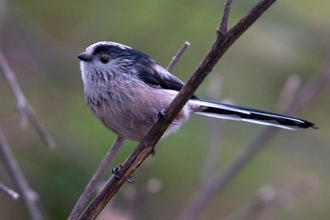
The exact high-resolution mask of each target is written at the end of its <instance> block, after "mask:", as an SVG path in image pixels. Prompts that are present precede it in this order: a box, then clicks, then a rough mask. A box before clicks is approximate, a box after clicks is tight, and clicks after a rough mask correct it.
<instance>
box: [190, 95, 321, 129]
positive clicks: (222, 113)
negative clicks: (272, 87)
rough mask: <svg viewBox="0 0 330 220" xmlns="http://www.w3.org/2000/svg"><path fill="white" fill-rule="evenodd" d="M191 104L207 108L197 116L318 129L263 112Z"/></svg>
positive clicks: (200, 101)
mask: <svg viewBox="0 0 330 220" xmlns="http://www.w3.org/2000/svg"><path fill="white" fill-rule="evenodd" d="M189 102H193V103H196V104H199V105H201V106H203V107H205V109H204V110H202V111H201V112H196V114H201V115H206V116H211V117H216V118H222V119H230V120H236V121H247V122H252V123H257V124H262V125H270V126H275V127H280V128H285V129H290V130H296V129H306V128H314V129H317V127H315V124H314V123H312V122H308V121H305V120H302V119H298V118H292V117H288V116H284V115H279V114H274V113H270V112H265V111H261V110H256V109H251V108H243V107H238V106H233V105H227V104H221V103H215V102H209V101H204V100H199V99H192V100H190V101H189Z"/></svg>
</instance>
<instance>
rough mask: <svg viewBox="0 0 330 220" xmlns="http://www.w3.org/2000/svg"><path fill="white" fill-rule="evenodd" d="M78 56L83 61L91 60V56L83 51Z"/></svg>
mask: <svg viewBox="0 0 330 220" xmlns="http://www.w3.org/2000/svg"><path fill="white" fill-rule="evenodd" d="M77 57H78V58H79V59H80V60H82V61H91V59H90V57H89V56H87V55H86V54H85V53H81V54H79V55H78V56H77Z"/></svg>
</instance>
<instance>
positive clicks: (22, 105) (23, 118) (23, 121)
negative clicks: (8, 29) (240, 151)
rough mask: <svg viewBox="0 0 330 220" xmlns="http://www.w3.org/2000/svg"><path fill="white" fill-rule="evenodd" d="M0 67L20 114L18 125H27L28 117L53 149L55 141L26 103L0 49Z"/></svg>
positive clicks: (23, 126)
mask: <svg viewBox="0 0 330 220" xmlns="http://www.w3.org/2000/svg"><path fill="white" fill-rule="evenodd" d="M0 67H1V68H2V71H3V74H4V75H5V76H6V78H7V81H8V83H9V85H10V88H11V89H12V91H13V93H14V94H15V97H16V100H17V105H16V108H17V110H18V112H19V115H20V125H21V127H22V128H25V127H26V126H27V119H29V121H30V123H31V124H32V126H33V127H34V129H35V130H36V131H37V132H38V134H39V136H40V137H41V139H42V140H43V141H44V143H45V144H46V145H47V146H48V148H50V149H53V148H54V147H55V142H54V140H53V138H52V137H51V136H50V134H48V132H47V131H46V128H45V127H44V125H43V124H42V123H41V122H40V121H39V120H38V119H37V116H36V114H35V112H34V110H33V108H32V107H31V105H30V104H29V103H28V101H27V99H26V98H25V96H24V93H23V92H22V89H21V88H20V86H19V84H18V82H17V79H16V76H15V73H14V72H13V71H12V69H11V68H10V66H9V64H8V62H7V60H6V58H5V56H4V54H3V53H2V51H1V50H0Z"/></svg>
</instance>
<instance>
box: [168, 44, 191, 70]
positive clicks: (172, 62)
mask: <svg viewBox="0 0 330 220" xmlns="http://www.w3.org/2000/svg"><path fill="white" fill-rule="evenodd" d="M189 45H190V43H189V42H188V41H186V42H184V44H183V45H182V47H181V49H180V50H179V51H178V53H177V54H175V56H174V57H173V58H172V61H171V62H170V63H169V64H168V66H167V67H166V70H167V71H169V72H171V71H172V70H173V68H174V66H175V64H176V63H177V62H178V61H179V59H180V57H181V56H182V54H183V53H184V52H185V51H186V49H187V48H188V46H189Z"/></svg>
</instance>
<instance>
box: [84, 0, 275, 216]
mask: <svg viewBox="0 0 330 220" xmlns="http://www.w3.org/2000/svg"><path fill="white" fill-rule="evenodd" d="M275 1H276V0H268V1H267V0H261V1H260V2H259V3H258V4H257V5H256V6H255V7H254V8H253V9H252V10H251V11H250V12H249V13H248V14H247V15H246V16H245V17H244V18H243V19H241V20H240V21H239V22H238V23H237V25H235V26H234V27H233V28H232V29H230V30H229V31H227V32H226V34H225V35H224V36H221V37H219V35H218V37H217V39H216V41H215V43H214V44H213V46H212V48H211V50H210V51H209V52H208V54H207V55H206V57H205V58H204V60H203V61H202V63H201V64H200V65H199V66H198V67H197V69H196V71H195V72H194V74H193V75H192V76H191V77H190V79H189V80H188V82H187V83H186V85H185V86H184V87H183V88H182V89H181V90H180V92H179V94H178V95H177V96H176V97H175V99H174V100H173V101H172V103H171V104H170V105H169V106H168V107H167V108H166V109H165V111H164V113H165V115H166V118H165V117H160V118H159V119H158V121H157V123H156V124H155V125H154V126H153V127H152V128H151V130H150V131H149V132H148V134H147V135H146V136H145V137H144V138H143V140H142V141H141V142H140V143H139V145H138V146H137V147H136V149H135V150H134V151H133V153H132V154H131V155H130V156H129V157H128V158H127V159H126V161H125V162H124V163H123V164H122V167H121V168H120V169H119V170H118V175H119V176H121V177H122V178H121V179H118V178H117V177H115V176H114V175H113V176H112V177H111V178H110V179H109V181H108V182H107V183H106V184H105V186H104V188H103V189H102V191H101V192H100V193H99V194H98V195H97V196H96V197H95V198H94V199H93V200H92V202H91V203H90V204H89V206H88V207H87V208H86V209H85V210H84V212H83V213H82V215H81V216H80V217H79V219H95V218H96V216H97V215H98V214H99V213H100V212H101V211H102V209H103V208H104V206H105V205H106V204H107V203H108V202H109V201H110V199H111V198H112V197H113V196H114V195H115V194H116V193H117V191H118V190H119V189H120V188H121V187H122V185H123V184H124V183H125V181H126V180H125V179H127V178H129V177H130V176H131V174H132V173H133V172H134V171H135V170H136V169H137V167H138V166H139V165H140V164H141V163H142V162H143V161H144V160H145V159H146V158H147V157H148V156H149V155H151V154H153V153H154V146H155V145H156V144H157V142H158V141H159V139H160V138H161V136H162V135H163V133H164V132H165V130H166V129H167V128H168V126H169V125H170V123H171V122H170V121H173V120H174V119H175V117H176V115H177V114H178V113H179V112H180V110H181V109H182V107H183V106H184V105H185V104H186V103H187V101H188V100H189V99H190V98H191V96H192V95H193V93H194V92H195V91H196V89H197V88H198V87H199V85H200V84H201V83H202V82H203V80H204V79H205V78H206V76H207V75H208V74H209V73H210V72H211V71H212V69H213V67H214V66H215V64H216V63H217V62H218V61H219V59H220V58H221V57H222V56H223V54H224V53H225V52H226V51H227V50H228V48H229V47H230V46H231V45H232V44H233V43H234V42H235V41H236V40H237V39H238V38H239V37H240V36H241V35H242V34H243V33H244V32H245V31H246V30H247V29H248V28H249V27H250V26H251V25H252V24H253V23H254V22H255V21H256V20H257V19H258V18H259V17H260V16H261V15H262V14H263V13H264V12H265V11H266V10H267V9H268V8H269V7H270V6H271V5H272V4H273V3H274V2H275Z"/></svg>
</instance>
